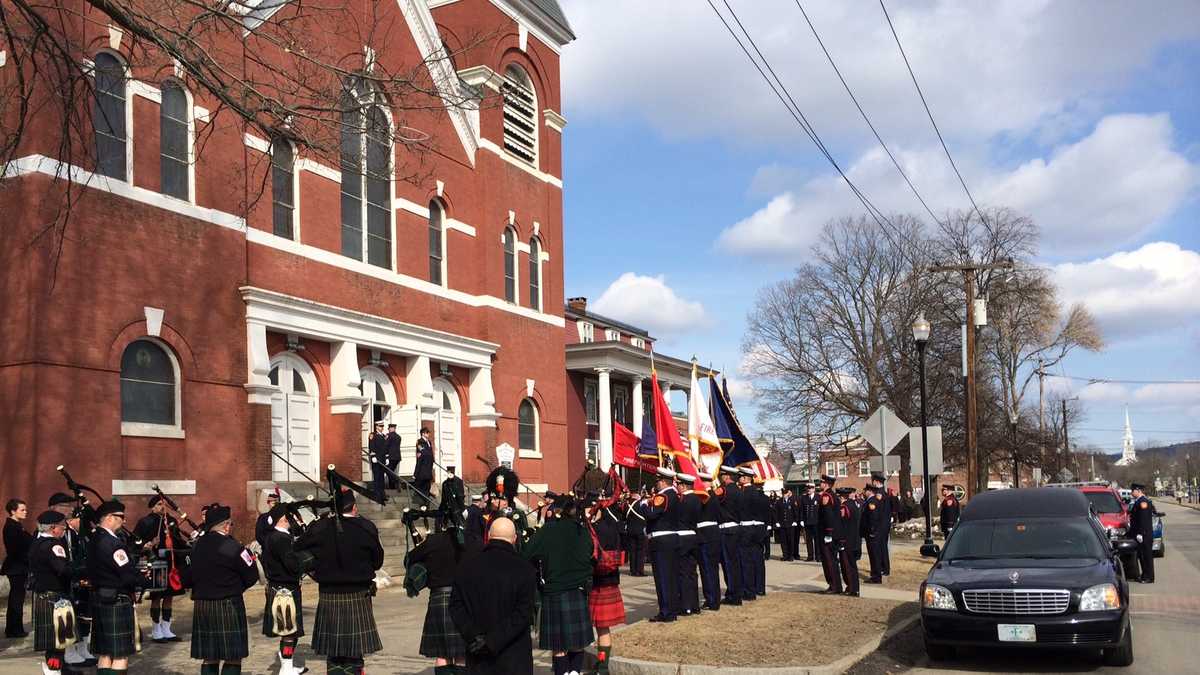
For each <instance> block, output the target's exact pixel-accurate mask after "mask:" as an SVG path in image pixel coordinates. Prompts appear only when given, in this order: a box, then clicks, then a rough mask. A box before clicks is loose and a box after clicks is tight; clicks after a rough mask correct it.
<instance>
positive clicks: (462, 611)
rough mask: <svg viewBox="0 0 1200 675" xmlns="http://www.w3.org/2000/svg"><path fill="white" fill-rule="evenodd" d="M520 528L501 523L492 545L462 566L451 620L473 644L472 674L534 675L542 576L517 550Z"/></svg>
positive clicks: (490, 536)
mask: <svg viewBox="0 0 1200 675" xmlns="http://www.w3.org/2000/svg"><path fill="white" fill-rule="evenodd" d="M516 541H517V529H516V526H515V525H514V524H513V522H512V521H511V520H509V519H508V518H496V519H495V520H494V521H492V525H491V529H490V530H488V543H487V546H485V547H484V549H483V551H481V552H480V553H479V554H478V555H476V556H475V557H474V558H471V559H470V560H467V561H465V562H463V563H462V564H461V565H459V568H458V573H457V574H455V577H454V586H453V590H451V592H450V617H451V619H453V621H454V626H455V628H457V629H458V632H459V634H460V635H462V637H463V641H464V642H466V644H467V672H468V673H473V674H476V675H526V674H528V673H532V672H533V640H532V639H531V638H530V636H529V627H530V625H531V623H532V622H533V598H534V594H535V593H537V571H536V570H535V569H534V567H533V565H532V564H531V563H530V562H529V561H527V560H525V559H524V558H522V557H521V555H520V554H518V553H517V549H516Z"/></svg>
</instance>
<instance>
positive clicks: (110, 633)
mask: <svg viewBox="0 0 1200 675" xmlns="http://www.w3.org/2000/svg"><path fill="white" fill-rule="evenodd" d="M96 521H97V524H98V525H99V527H97V528H96V529H95V531H94V532H93V533H92V540H91V542H90V543H89V547H88V554H87V573H88V579H89V580H90V581H91V582H92V593H91V602H92V652H93V653H94V654H96V659H97V663H96V673H97V675H109V674H110V673H112V674H116V673H124V672H126V670H127V669H128V666H129V657H130V656H132V655H133V654H135V653H136V652H138V651H140V650H141V628H140V627H139V626H138V625H137V617H136V615H135V614H134V608H133V596H134V594H135V593H136V592H137V589H138V588H142V587H144V586H145V585H146V584H147V583H148V580H147V579H146V578H145V577H143V576H142V575H141V574H140V573H139V572H138V571H137V567H136V566H135V565H134V559H133V555H132V554H131V553H130V552H129V549H128V548H126V546H125V541H124V540H123V539H122V538H121V537H120V536H119V535H118V534H117V532H119V531H120V530H121V528H122V524H123V523H124V522H125V505H124V504H122V503H121V502H118V501H107V502H104V503H103V504H101V505H100V506H99V508H97V509H96Z"/></svg>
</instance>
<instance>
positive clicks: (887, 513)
mask: <svg viewBox="0 0 1200 675" xmlns="http://www.w3.org/2000/svg"><path fill="white" fill-rule="evenodd" d="M871 487H873V488H874V490H873V491H874V493H875V499H876V500H877V502H878V503H877V504H876V505H875V508H876V509H882V510H883V516H882V518H883V530H882V531H881V532H880V535H881V538H880V540H879V542H878V545H879V550H878V553H879V570H880V572H881V573H882V574H883V576H885V577H886V576H887V575H889V574H891V573H892V552H891V541H892V520H893V518H894V516H896V515H897V514H896V504H897V503H898V501H899V500H897V499H896V498H895V497H893V496H892V495H889V494H888V491H887V476H885V475H883V472H881V471H872V472H871Z"/></svg>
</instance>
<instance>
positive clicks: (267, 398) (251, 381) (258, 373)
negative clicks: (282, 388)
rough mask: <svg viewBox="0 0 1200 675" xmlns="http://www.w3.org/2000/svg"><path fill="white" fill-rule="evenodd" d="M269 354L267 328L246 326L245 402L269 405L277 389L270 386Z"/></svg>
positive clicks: (258, 324)
mask: <svg viewBox="0 0 1200 675" xmlns="http://www.w3.org/2000/svg"><path fill="white" fill-rule="evenodd" d="M270 374H271V354H270V353H269V352H268V351H267V327H266V325H265V324H261V323H247V324H246V384H245V387H246V400H247V401H248V402H249V403H258V404H261V405H270V404H271V395H272V394H274V393H275V392H277V391H279V387H276V386H275V385H273V384H271V380H270V379H269V376H270Z"/></svg>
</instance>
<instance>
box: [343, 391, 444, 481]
mask: <svg viewBox="0 0 1200 675" xmlns="http://www.w3.org/2000/svg"><path fill="white" fill-rule="evenodd" d="M370 381H371V378H369V377H368V376H367V375H366V373H364V377H363V392H364V395H367V399H368V400H367V403H366V409H365V410H364V411H363V423H362V425H363V426H362V439H363V440H362V443H363V450H364V451H365V450H366V449H367V444H368V443H369V439H370V434H371V430H372V428H373V427H374V424H375V421H376V420H379V421H382V422H383V423H384V430H385V431H386V430H387V428H388V426H389V425H392V424H395V425H396V433H397V434H399V435H400V465H399V466H398V467H397V468H396V473H397V474H399V475H401V476H404V477H409V476H412V475H413V471H414V470H415V469H416V466H417V439H419V438H420V437H421V428H422V427H429V428H430V430H431V431H432V432H433V442H434V448H435V451H436V452H435V455H434V460H435V461H437V463H438V464H440V465H441V466H442V467H445V466H455V467H460V466H462V431H461V425H462V414H461V413H460V412H459V406H458V403H459V399H458V395H457V393H456V392H455V391H454V387H453V386H452V385H450V383H449V382H446V381H444V380H440V379H439V380H435V381H434V389H435V401H437V403H438V404H439V407H438V409H436V410H433V411H431V410H430V409H429V408H426V409H425V411H424V414H422V411H421V410H420V408H418V406H416V405H414V404H406V405H396V404H395V399H394V394H392V390H391V389H390V388H389V386H387V385H384V386H381V387H379V388H373V386H372V385H371V384H369V382H370ZM372 391H375V392H376V394H375V395H373V396H372V395H368V394H370V392H372ZM458 473H459V475H461V474H462V471H461V470H459V471H458ZM371 475H372V474H371V467H370V464H369V462H366V461H364V463H363V480H370V478H371ZM434 479H435V481H436V482H438V483H440V482H441V481H442V480H443V479H445V471H444V470H443V469H442V468H441V467H439V466H435V467H434Z"/></svg>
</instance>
